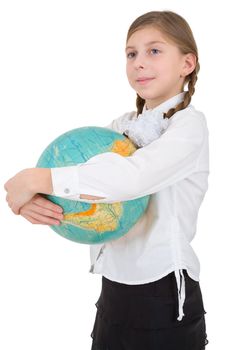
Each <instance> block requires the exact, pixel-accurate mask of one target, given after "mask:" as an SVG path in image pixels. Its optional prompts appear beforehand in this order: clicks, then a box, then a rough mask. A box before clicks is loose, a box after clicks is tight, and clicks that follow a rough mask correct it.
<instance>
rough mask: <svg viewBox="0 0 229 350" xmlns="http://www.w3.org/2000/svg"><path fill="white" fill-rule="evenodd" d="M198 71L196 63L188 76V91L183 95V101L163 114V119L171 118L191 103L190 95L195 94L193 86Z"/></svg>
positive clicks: (198, 67)
mask: <svg viewBox="0 0 229 350" xmlns="http://www.w3.org/2000/svg"><path fill="white" fill-rule="evenodd" d="M199 69H200V65H199V63H198V62H197V64H196V68H195V69H194V71H192V73H191V74H189V75H188V78H189V82H188V90H187V91H186V93H185V95H184V100H183V101H182V102H181V103H179V104H178V105H177V106H176V107H175V108H170V109H169V110H168V112H167V113H164V118H171V117H172V116H173V114H174V113H176V112H178V111H181V110H182V109H185V108H186V107H187V106H188V105H189V104H190V102H191V99H192V95H193V94H194V92H195V84H196V82H197V79H198V77H197V73H198V71H199Z"/></svg>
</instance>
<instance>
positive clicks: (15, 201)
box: [4, 168, 52, 215]
mask: <svg viewBox="0 0 229 350" xmlns="http://www.w3.org/2000/svg"><path fill="white" fill-rule="evenodd" d="M4 188H5V190H6V191H7V196H6V200H7V202H8V205H9V207H10V208H11V210H12V211H13V212H14V214H17V215H18V214H19V211H20V208H21V207H22V206H23V205H24V204H25V203H27V202H29V201H30V199H31V198H33V196H34V195H35V194H36V193H46V194H51V193H52V182H51V173H50V169H45V168H44V169H42V168H30V169H24V170H22V171H20V172H19V173H17V174H16V175H15V176H14V177H12V178H11V179H9V180H8V181H7V182H6V183H5V185H4Z"/></svg>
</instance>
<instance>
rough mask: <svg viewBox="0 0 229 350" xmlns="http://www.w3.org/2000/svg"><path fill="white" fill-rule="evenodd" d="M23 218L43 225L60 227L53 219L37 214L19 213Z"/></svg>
mask: <svg viewBox="0 0 229 350" xmlns="http://www.w3.org/2000/svg"><path fill="white" fill-rule="evenodd" d="M21 215H22V216H23V217H29V218H31V219H32V220H34V221H36V222H39V223H41V224H43V225H60V221H59V220H56V219H54V218H51V217H48V216H43V215H40V214H38V213H34V212H31V213H30V214H25V213H21Z"/></svg>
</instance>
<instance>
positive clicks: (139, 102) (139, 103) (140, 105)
mask: <svg viewBox="0 0 229 350" xmlns="http://www.w3.org/2000/svg"><path fill="white" fill-rule="evenodd" d="M144 104H145V100H144V99H143V98H141V97H140V96H139V95H138V94H137V98H136V107H137V116H138V115H139V114H141V113H142V110H143V107H144Z"/></svg>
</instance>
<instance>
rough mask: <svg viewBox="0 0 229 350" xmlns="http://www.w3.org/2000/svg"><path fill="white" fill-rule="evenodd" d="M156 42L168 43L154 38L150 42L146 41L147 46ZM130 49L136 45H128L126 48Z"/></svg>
mask: <svg viewBox="0 0 229 350" xmlns="http://www.w3.org/2000/svg"><path fill="white" fill-rule="evenodd" d="M155 43H160V44H166V43H165V42H164V41H159V40H154V41H150V42H148V43H146V44H145V46H148V45H151V44H155ZM128 49H134V46H127V47H126V50H128Z"/></svg>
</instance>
